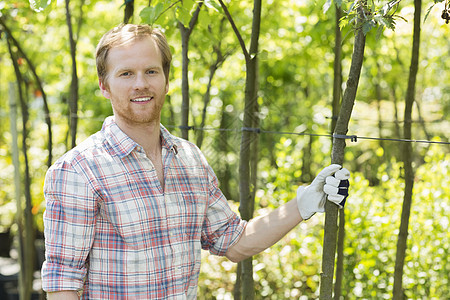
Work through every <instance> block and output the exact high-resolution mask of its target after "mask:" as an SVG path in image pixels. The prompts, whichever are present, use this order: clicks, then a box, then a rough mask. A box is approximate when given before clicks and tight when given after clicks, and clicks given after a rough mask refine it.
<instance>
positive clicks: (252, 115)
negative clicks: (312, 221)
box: [219, 0, 262, 300]
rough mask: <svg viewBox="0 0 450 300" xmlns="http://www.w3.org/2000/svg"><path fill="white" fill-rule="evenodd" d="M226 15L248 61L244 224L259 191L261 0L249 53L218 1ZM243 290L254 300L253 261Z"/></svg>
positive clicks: (245, 265)
mask: <svg viewBox="0 0 450 300" xmlns="http://www.w3.org/2000/svg"><path fill="white" fill-rule="evenodd" d="M219 2H220V5H221V7H222V8H223V10H224V13H225V15H226V17H227V19H228V21H229V22H230V25H231V27H232V28H233V31H234V33H235V34H236V37H237V39H238V41H239V44H240V46H241V49H242V51H243V53H244V57H245V65H246V77H245V108H244V120H243V128H242V135H241V146H240V151H239V193H240V195H239V201H240V206H239V212H240V214H241V217H242V218H243V219H244V220H250V219H251V218H252V217H253V209H254V202H255V198H254V197H255V191H256V173H257V163H258V153H257V152H258V127H259V107H258V88H259V81H258V72H259V70H258V44H259V32H260V25H261V6H262V1H261V0H254V1H253V20H252V33H251V38H250V49H249V50H247V47H246V46H245V42H244V40H243V38H242V36H241V34H240V32H239V29H238V28H237V26H236V24H235V23H234V21H233V18H232V17H231V15H230V13H229V11H228V8H227V7H226V5H225V4H224V2H223V1H222V0H219ZM241 266H242V274H241V275H242V276H241V282H242V288H241V297H242V299H245V300H252V299H254V297H255V287H254V285H255V284H254V281H253V266H252V257H250V258H248V259H246V260H244V261H242V264H241Z"/></svg>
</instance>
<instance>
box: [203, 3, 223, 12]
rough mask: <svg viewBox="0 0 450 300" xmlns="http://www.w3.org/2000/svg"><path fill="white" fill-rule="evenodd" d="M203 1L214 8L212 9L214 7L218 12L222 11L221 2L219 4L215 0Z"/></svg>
mask: <svg viewBox="0 0 450 300" xmlns="http://www.w3.org/2000/svg"><path fill="white" fill-rule="evenodd" d="M203 3H204V4H205V5H206V7H208V8H212V9H214V10H215V11H217V12H220V11H222V7H221V6H220V4H218V3H217V2H216V1H214V0H205V1H204V2H203Z"/></svg>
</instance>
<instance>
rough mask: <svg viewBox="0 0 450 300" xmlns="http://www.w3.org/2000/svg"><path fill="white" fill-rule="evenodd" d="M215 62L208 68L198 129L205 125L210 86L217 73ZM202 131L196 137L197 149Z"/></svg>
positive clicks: (200, 142) (201, 140)
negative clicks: (207, 78)
mask: <svg viewBox="0 0 450 300" xmlns="http://www.w3.org/2000/svg"><path fill="white" fill-rule="evenodd" d="M217 68H218V65H217V62H216V63H214V64H213V65H211V66H210V67H209V80H208V86H207V87H206V92H205V94H204V95H203V110H202V120H201V122H200V128H203V127H205V124H206V111H207V109H208V105H209V101H210V100H211V86H212V80H213V78H214V75H215V73H216V71H217ZM203 137H204V131H203V130H200V131H199V133H198V136H197V143H196V144H197V147H199V148H201V147H202V144H203Z"/></svg>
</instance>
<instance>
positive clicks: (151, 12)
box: [139, 3, 164, 25]
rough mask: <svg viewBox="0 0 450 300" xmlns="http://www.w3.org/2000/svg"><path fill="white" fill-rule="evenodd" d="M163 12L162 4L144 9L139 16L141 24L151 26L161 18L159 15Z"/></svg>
mask: <svg viewBox="0 0 450 300" xmlns="http://www.w3.org/2000/svg"><path fill="white" fill-rule="evenodd" d="M163 10H164V4H162V3H158V4H156V5H155V6H153V7H152V6H149V7H146V8H144V9H143V10H142V11H141V12H140V14H139V16H140V17H141V20H142V22H144V23H146V24H150V25H153V24H154V23H155V22H156V20H157V19H158V18H159V17H160V16H161V13H162V12H163Z"/></svg>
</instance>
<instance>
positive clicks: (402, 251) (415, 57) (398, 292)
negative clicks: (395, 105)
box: [392, 0, 422, 300]
mask: <svg viewBox="0 0 450 300" xmlns="http://www.w3.org/2000/svg"><path fill="white" fill-rule="evenodd" d="M421 10H422V0H414V33H413V43H412V54H411V66H410V68H409V78H408V89H407V90H406V99H405V116H404V119H403V122H404V124H403V135H404V138H405V139H411V120H412V119H411V115H412V108H413V104H414V98H415V90H416V78H417V71H418V69H419V48H420V22H421ZM412 162H413V149H412V145H411V143H404V144H403V164H404V169H405V193H404V197H403V206H402V215H401V221H400V230H399V234H398V240H397V253H396V257H395V269H394V289H393V297H392V299H394V300H400V299H403V293H404V292H403V287H402V281H403V265H404V263H405V255H406V249H407V241H408V226H409V217H410V214H411V204H412V197H413V186H414V170H413V166H412Z"/></svg>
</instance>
